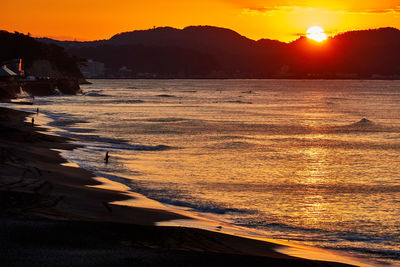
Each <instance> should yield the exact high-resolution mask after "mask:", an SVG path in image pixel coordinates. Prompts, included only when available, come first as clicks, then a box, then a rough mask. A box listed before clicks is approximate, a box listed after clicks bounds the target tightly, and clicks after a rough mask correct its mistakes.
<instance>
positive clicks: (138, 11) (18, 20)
mask: <svg viewBox="0 0 400 267" xmlns="http://www.w3.org/2000/svg"><path fill="white" fill-rule="evenodd" d="M1 5H2V7H1V10H0V16H1V21H0V29H3V30H7V31H19V32H22V33H28V32H30V33H31V34H32V35H33V36H47V37H52V38H56V39H68V40H72V39H77V40H94V39H105V38H110V37H111V36H112V35H114V34H116V33H119V32H124V31H132V30H137V29H149V28H152V27H153V26H156V27H160V26H172V27H176V28H183V27H186V26H190V25H212V26H219V27H225V28H230V29H233V30H235V31H237V32H239V33H240V34H242V35H244V36H247V37H249V38H251V39H261V38H269V39H277V40H280V41H285V42H288V41H291V40H294V39H296V38H297V37H298V36H299V35H301V34H305V32H306V31H307V29H308V28H309V27H310V26H313V25H318V26H321V27H322V28H324V29H325V31H326V32H327V33H328V35H332V34H336V33H339V32H343V31H348V30H355V29H368V28H378V27H387V26H391V27H396V28H400V0H379V1H378V0H375V1H370V0H346V1H331V0H299V1H289V0H268V1H266V0H264V1H263V0H201V1H200V0H195V1H187V0H169V1H165V0H148V1H143V0H140V1H138V0H113V1H108V0H107V1H105V0H68V1H62V0H61V1H51V0H35V1H32V0H19V1H3V2H2V4H1Z"/></svg>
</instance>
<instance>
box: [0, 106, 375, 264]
mask: <svg viewBox="0 0 400 267" xmlns="http://www.w3.org/2000/svg"><path fill="white" fill-rule="evenodd" d="M30 115H31V114H29V113H25V112H21V111H15V110H10V109H5V108H1V109H0V217H1V218H0V228H1V229H2V231H1V232H0V240H1V241H0V242H1V245H0V264H1V265H2V266H111V265H115V266H203V265H207V266H261V265H264V266H344V265H347V264H345V263H352V264H354V265H365V266H367V264H366V263H365V264H364V263H361V262H359V261H358V260H357V259H351V258H346V257H341V256H339V255H338V254H330V252H327V253H326V254H324V252H323V251H322V250H318V249H315V250H314V249H313V248H302V251H303V252H302V253H300V254H301V255H305V256H306V255H307V254H309V255H313V256H312V257H311V256H310V257H308V258H316V259H318V258H319V259H321V260H309V259H306V258H307V257H294V256H289V255H286V254H283V253H280V252H283V251H285V250H287V251H290V250H291V248H292V250H294V247H291V246H290V245H282V244H281V243H279V242H273V241H271V242H269V241H262V240H254V239H250V238H245V237H241V236H235V235H231V234H227V233H219V232H218V231H206V230H202V229H195V228H187V227H177V226H175V227H174V226H156V224H157V223H160V222H167V221H173V220H186V219H187V220H193V218H192V217H191V216H190V214H184V213H182V212H179V211H174V210H172V209H168V208H163V206H162V205H159V208H157V205H154V206H150V207H146V205H143V202H140V203H141V205H139V204H138V205H136V206H135V203H137V202H139V200H138V197H137V196H135V194H134V193H132V192H129V191H127V190H126V189H124V188H123V187H120V188H119V187H118V186H117V185H113V184H112V183H109V184H106V185H104V186H102V183H101V179H96V178H95V177H94V175H93V173H91V172H89V171H86V170H84V169H82V168H76V167H73V166H69V165H68V164H65V163H66V161H65V159H63V158H62V157H61V156H60V152H58V151H57V150H73V149H74V148H76V146H75V145H72V144H70V143H69V142H68V141H69V140H68V139H65V138H61V137H57V136H52V135H47V134H44V133H41V132H38V131H44V128H41V127H40V126H38V125H32V124H31V123H29V122H27V121H26V117H27V116H30ZM99 158H100V159H101V157H100V156H99ZM135 200H137V202H135ZM116 203H118V204H116ZM123 203H130V205H124V204H123ZM199 223H200V224H201V222H199ZM278 251H280V252H278ZM307 251H308V252H309V253H307ZM327 255H330V256H327ZM323 260H325V261H323Z"/></svg>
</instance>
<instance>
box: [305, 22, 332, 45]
mask: <svg viewBox="0 0 400 267" xmlns="http://www.w3.org/2000/svg"><path fill="white" fill-rule="evenodd" d="M307 38H309V39H312V40H314V41H317V42H322V41H325V40H326V39H327V36H326V34H325V32H324V30H323V29H322V28H321V27H319V26H313V27H310V28H309V29H308V30H307Z"/></svg>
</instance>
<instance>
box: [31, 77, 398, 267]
mask: <svg viewBox="0 0 400 267" xmlns="http://www.w3.org/2000/svg"><path fill="white" fill-rule="evenodd" d="M90 82H92V84H90V85H83V86H81V88H82V92H83V93H82V95H77V96H68V95H57V96H50V97H35V99H34V106H31V107H28V108H26V110H31V111H36V108H37V107H38V108H39V109H40V114H44V115H46V116H47V117H48V118H50V119H49V121H48V125H49V126H51V127H53V128H54V129H56V133H57V134H60V135H62V136H66V137H70V138H73V139H74V140H75V141H74V143H77V144H80V145H82V146H83V147H82V148H78V149H76V150H74V151H68V152H65V153H64V156H65V157H66V158H67V159H68V160H69V161H71V162H74V163H77V164H78V165H79V166H81V167H83V168H86V169H88V170H91V171H94V172H95V173H96V175H98V176H102V177H106V178H108V179H111V180H114V181H117V182H120V183H123V184H125V185H127V186H128V187H129V188H131V190H132V191H133V192H137V193H140V194H142V195H144V196H146V197H148V198H150V199H154V200H157V201H159V202H161V203H164V204H165V205H170V206H174V207H177V208H181V209H184V210H187V211H192V212H195V213H196V214H200V215H201V214H202V215H204V216H205V217H207V216H209V215H212V217H213V218H217V219H218V220H221V221H224V222H229V223H231V224H233V225H236V226H240V227H244V228H246V229H257V230H258V231H262V232H263V233H264V234H265V236H267V237H269V238H274V239H283V240H289V241H292V242H299V243H302V244H308V245H312V246H316V247H321V248H327V249H333V250H339V251H346V252H348V253H352V254H354V255H361V256H364V257H367V258H372V259H374V260H376V261H377V262H381V263H382V262H387V263H392V264H400V81H380V80H106V79H104V80H90ZM107 151H108V152H109V155H110V156H111V157H110V161H109V163H108V164H105V163H104V160H103V158H104V155H105V153H106V152H107Z"/></svg>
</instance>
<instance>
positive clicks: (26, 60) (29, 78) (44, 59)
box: [0, 31, 84, 99]
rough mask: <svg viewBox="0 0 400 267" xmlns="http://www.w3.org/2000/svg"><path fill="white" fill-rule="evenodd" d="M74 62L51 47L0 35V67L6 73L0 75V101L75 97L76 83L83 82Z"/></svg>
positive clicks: (18, 36) (23, 37)
mask: <svg viewBox="0 0 400 267" xmlns="http://www.w3.org/2000/svg"><path fill="white" fill-rule="evenodd" d="M78 62H79V60H78V59H77V58H76V57H72V56H69V55H68V54H67V53H66V52H65V51H64V48H62V47H59V46H57V45H55V44H43V43H40V42H38V41H36V40H35V39H33V38H32V37H30V36H28V35H24V34H21V33H18V32H15V33H9V32H6V31H0V65H1V67H2V68H3V69H7V72H3V75H0V76H1V77H0V98H1V99H12V98H15V97H17V96H18V95H19V94H20V93H26V94H28V95H31V96H45V95H54V94H57V93H63V94H76V93H78V92H79V91H80V88H79V83H81V82H83V81H84V78H83V75H82V74H81V72H80V70H79V68H78ZM13 68H14V69H13Z"/></svg>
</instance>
